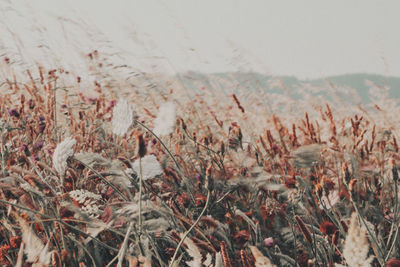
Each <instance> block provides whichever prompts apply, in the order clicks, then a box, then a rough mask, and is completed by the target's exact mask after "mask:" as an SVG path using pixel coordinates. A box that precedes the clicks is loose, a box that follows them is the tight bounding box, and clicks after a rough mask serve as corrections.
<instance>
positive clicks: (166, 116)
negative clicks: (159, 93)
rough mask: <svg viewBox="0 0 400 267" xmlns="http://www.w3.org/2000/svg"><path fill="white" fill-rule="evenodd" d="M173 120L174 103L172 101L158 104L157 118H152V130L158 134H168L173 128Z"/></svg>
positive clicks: (174, 113)
mask: <svg viewBox="0 0 400 267" xmlns="http://www.w3.org/2000/svg"><path fill="white" fill-rule="evenodd" d="M175 121H176V109H175V104H174V103H172V102H167V103H165V104H163V105H161V106H160V109H159V111H158V115H157V118H156V119H155V120H154V130H153V132H154V133H155V134H156V135H158V136H163V135H168V134H170V133H172V131H173V130H174V127H175Z"/></svg>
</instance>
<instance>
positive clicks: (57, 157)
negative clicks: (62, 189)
mask: <svg viewBox="0 0 400 267" xmlns="http://www.w3.org/2000/svg"><path fill="white" fill-rule="evenodd" d="M75 143H76V140H75V139H73V138H71V137H68V138H66V139H65V140H64V141H62V142H61V143H59V144H58V145H57V147H56V149H55V150H54V154H53V167H54V169H56V171H57V172H58V174H59V175H61V176H63V175H64V174H65V171H66V170H67V159H68V158H69V157H71V156H72V155H74V150H73V149H72V147H73V146H74V145H75Z"/></svg>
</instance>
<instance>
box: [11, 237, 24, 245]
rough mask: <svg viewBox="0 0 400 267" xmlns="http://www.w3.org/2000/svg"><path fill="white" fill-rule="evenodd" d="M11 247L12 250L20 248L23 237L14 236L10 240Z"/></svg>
mask: <svg viewBox="0 0 400 267" xmlns="http://www.w3.org/2000/svg"><path fill="white" fill-rule="evenodd" d="M10 245H11V247H12V248H18V247H19V246H20V245H21V237H19V236H12V237H11V238H10Z"/></svg>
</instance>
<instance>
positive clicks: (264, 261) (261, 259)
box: [250, 246, 276, 267]
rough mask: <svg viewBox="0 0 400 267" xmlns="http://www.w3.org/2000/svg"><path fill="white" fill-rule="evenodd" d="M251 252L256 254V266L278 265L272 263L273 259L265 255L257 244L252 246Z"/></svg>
mask: <svg viewBox="0 0 400 267" xmlns="http://www.w3.org/2000/svg"><path fill="white" fill-rule="evenodd" d="M250 250H251V253H252V254H253V256H254V259H255V260H256V262H255V266H256V267H274V266H276V265H274V264H272V263H271V261H270V260H269V259H268V258H267V257H265V256H264V255H263V254H262V253H261V251H259V250H258V248H257V247H255V246H250Z"/></svg>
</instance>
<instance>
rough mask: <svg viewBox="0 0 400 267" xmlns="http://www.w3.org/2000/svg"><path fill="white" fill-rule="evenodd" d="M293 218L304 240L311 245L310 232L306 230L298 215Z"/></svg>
mask: <svg viewBox="0 0 400 267" xmlns="http://www.w3.org/2000/svg"><path fill="white" fill-rule="evenodd" d="M294 218H295V220H296V222H297V224H298V225H299V227H300V231H301V232H302V233H303V235H304V238H305V239H306V240H307V242H309V243H312V235H311V232H310V230H309V229H308V228H307V226H306V225H305V223H304V222H303V220H302V219H301V218H300V217H299V216H298V215H296V216H295V217H294Z"/></svg>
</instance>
